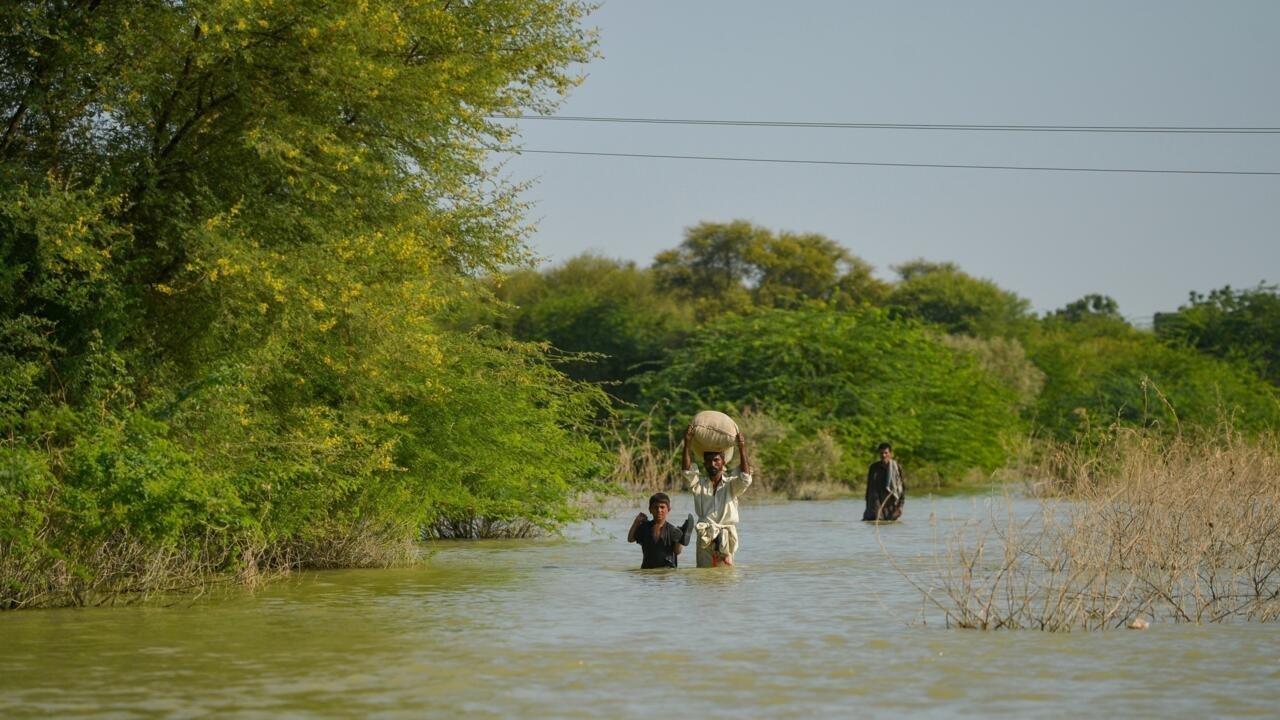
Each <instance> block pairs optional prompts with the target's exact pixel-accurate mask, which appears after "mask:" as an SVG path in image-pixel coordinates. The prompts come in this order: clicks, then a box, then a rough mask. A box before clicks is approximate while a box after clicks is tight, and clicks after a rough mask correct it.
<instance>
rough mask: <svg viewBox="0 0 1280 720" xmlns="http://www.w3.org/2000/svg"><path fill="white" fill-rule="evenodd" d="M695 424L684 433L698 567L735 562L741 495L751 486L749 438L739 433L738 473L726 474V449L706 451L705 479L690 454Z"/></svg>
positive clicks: (684, 459)
mask: <svg viewBox="0 0 1280 720" xmlns="http://www.w3.org/2000/svg"><path fill="white" fill-rule="evenodd" d="M693 432H694V431H693V426H692V425H690V426H689V429H688V430H686V431H685V433H684V457H683V459H682V463H683V465H684V477H685V482H687V483H688V484H689V492H691V493H693V511H694V512H695V513H696V514H697V515H698V524H697V525H696V526H695V530H696V533H697V537H698V567H700V568H705V567H715V566H717V565H732V564H733V554H734V553H735V552H737V550H738V497H739V496H740V495H742V493H744V492H746V491H747V488H748V487H751V464H750V463H749V462H748V461H747V442H746V439H745V438H743V437H742V433H738V436H737V437H736V438H735V442H736V443H737V445H738V457H740V458H741V459H742V463H741V465H739V473H738V474H737V475H725V474H724V453H722V452H705V453H703V454H702V460H703V463H705V465H706V468H707V477H706V478H705V479H704V478H703V477H702V476H701V475H699V473H698V469H697V468H695V467H694V466H693V459H692V458H690V457H689V441H690V440H691V439H692V438H693Z"/></svg>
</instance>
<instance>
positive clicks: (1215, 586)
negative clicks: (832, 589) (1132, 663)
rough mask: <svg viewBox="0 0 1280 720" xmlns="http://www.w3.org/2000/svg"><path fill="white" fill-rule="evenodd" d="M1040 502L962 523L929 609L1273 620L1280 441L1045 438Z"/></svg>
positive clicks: (919, 581)
mask: <svg viewBox="0 0 1280 720" xmlns="http://www.w3.org/2000/svg"><path fill="white" fill-rule="evenodd" d="M1043 461H1044V464H1043V465H1042V466H1041V467H1040V468H1038V470H1039V472H1038V473H1037V475H1038V477H1039V478H1040V479H1041V481H1042V484H1041V485H1039V486H1038V489H1039V490H1040V497H1039V506H1038V507H1037V508H1036V509H1035V510H1033V511H1032V512H1030V513H1027V514H1024V513H1021V512H1019V511H1017V510H1015V508H1014V507H1013V506H1012V505H1011V506H1009V507H1008V508H996V509H995V510H994V511H993V512H992V514H991V515H990V517H989V518H987V519H985V520H980V521H979V522H976V523H974V522H967V523H961V524H957V525H956V526H955V528H954V529H952V530H950V531H946V532H945V533H944V534H943V535H941V536H940V537H939V538H938V540H937V548H938V552H937V554H936V555H935V556H934V558H933V561H932V562H931V563H927V564H926V566H925V567H926V569H925V570H923V571H920V570H916V569H911V570H905V569H904V570H903V572H904V573H905V574H906V575H907V577H908V578H910V579H911V580H912V581H913V582H914V583H915V584H916V586H917V587H918V588H919V589H920V591H921V592H922V594H923V596H924V598H925V604H926V611H927V612H928V611H936V612H937V613H939V614H940V615H941V616H942V619H943V621H944V622H945V624H947V625H954V626H957V627H962V628H974V629H981V630H998V629H1037V630H1045V631H1058V632H1060V631H1070V630H1095V629H1106V628H1122V627H1126V626H1141V625H1135V623H1153V622H1154V623H1161V622H1175V623H1176V622H1191V623H1209V622H1230V621H1240V620H1253V621H1274V620H1277V619H1280V482H1278V481H1277V478H1278V477H1280V445H1278V444H1277V439H1276V436H1275V435H1274V434H1273V433H1263V434H1261V435H1255V436H1246V435H1242V434H1239V433H1236V432H1235V431H1234V430H1232V429H1231V428H1230V426H1229V425H1220V426H1217V427H1211V428H1197V429H1195V430H1194V431H1192V432H1188V433H1185V434H1184V433H1177V434H1173V435H1169V434H1166V433H1162V432H1158V431H1155V430H1153V429H1149V428H1148V429H1133V428H1124V427H1118V426H1117V427H1113V428H1112V429H1111V430H1110V431H1108V432H1107V433H1105V434H1100V435H1096V436H1094V437H1091V438H1088V439H1086V440H1085V441H1084V442H1077V441H1072V442H1065V443H1057V442H1055V443H1051V444H1050V447H1049V448H1048V452H1046V453H1045V454H1044V457H1043Z"/></svg>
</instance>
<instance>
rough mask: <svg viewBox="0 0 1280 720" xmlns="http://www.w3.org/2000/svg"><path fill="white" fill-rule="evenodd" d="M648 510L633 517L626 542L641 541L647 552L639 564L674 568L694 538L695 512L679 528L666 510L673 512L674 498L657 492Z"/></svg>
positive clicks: (642, 548) (650, 499)
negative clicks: (671, 520) (650, 516)
mask: <svg viewBox="0 0 1280 720" xmlns="http://www.w3.org/2000/svg"><path fill="white" fill-rule="evenodd" d="M649 512H650V513H651V514H652V515H653V519H652V520H650V519H649V516H648V515H645V514H644V513H640V514H639V515H636V519H635V520H632V521H631V529H630V530H629V531H628V532H627V542H633V543H640V549H641V550H642V551H643V552H644V560H643V561H642V562H641V563H640V568H641V569H644V570H647V569H649V568H673V567H676V562H677V560H676V558H677V556H679V555H680V551H681V550H683V549H684V547H685V546H686V545H688V544H689V541H690V540H692V539H693V523H694V519H693V515H690V516H689V517H688V518H687V519H686V520H685V521H684V527H683V528H678V527H676V526H674V525H672V524H671V523H669V522H667V513H669V512H671V498H669V497H667V494H666V493H657V494H655V495H654V496H653V497H651V498H649Z"/></svg>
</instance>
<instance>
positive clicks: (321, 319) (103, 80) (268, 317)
mask: <svg viewBox="0 0 1280 720" xmlns="http://www.w3.org/2000/svg"><path fill="white" fill-rule="evenodd" d="M586 11H587V7H586V5H585V4H583V3H580V2H576V1H575V0H482V1H479V2H467V3H449V2H425V1H411V2H389V1H387V0H369V1H368V2H361V3H332V2H326V1H322V0H248V1H235V2H232V1H231V0H192V1H190V2H171V3H140V2H116V3H108V2H98V1H96V0H91V1H88V2H34V1H23V2H13V3H7V4H4V5H3V6H0V27H4V28H5V35H4V37H3V40H2V41H0V120H3V123H2V124H0V132H2V133H3V134H2V135H0V254H2V255H3V260H4V262H3V268H4V269H3V271H0V369H3V370H4V371H5V372H6V374H7V375H8V374H9V373H12V375H9V376H8V379H7V380H6V381H4V382H3V383H0V395H2V397H0V413H3V415H2V416H0V419H3V421H4V422H5V423H6V427H5V428H4V430H5V439H4V440H3V441H2V442H0V464H2V465H3V466H4V467H3V468H0V470H3V472H0V478H2V479H0V527H3V528H5V531H4V535H3V537H0V573H3V582H4V584H2V585H0V590H3V591H4V592H5V593H6V594H5V595H3V596H2V597H0V604H4V603H5V602H7V601H8V602H13V600H12V598H15V597H22V596H24V594H25V596H30V595H31V594H33V593H34V594H39V593H40V592H41V588H40V587H38V585H39V583H40V582H41V578H46V579H47V578H48V577H52V575H50V574H49V573H52V570H49V568H53V567H54V566H55V564H56V563H55V561H56V562H57V563H65V564H66V566H68V567H69V569H70V570H71V571H72V576H73V577H76V578H80V579H81V580H80V581H78V582H81V581H82V585H81V587H96V588H102V587H104V585H103V583H106V584H107V585H109V584H110V582H112V581H110V579H109V578H108V579H103V578H101V577H97V576H96V575H95V573H96V572H97V571H98V568H97V567H95V566H94V563H95V562H97V561H96V560H94V557H95V556H93V554H92V553H93V552H94V551H95V550H94V549H95V548H102V547H115V546H117V545H119V546H123V545H126V544H128V543H129V542H134V543H142V544H143V545H144V546H145V547H144V549H147V548H151V547H153V546H159V545H165V546H170V547H178V548H180V549H181V552H179V553H177V554H176V556H178V557H188V558H194V559H193V560H192V562H193V563H194V564H195V565H196V566H200V567H207V566H209V565H213V566H216V567H232V566H235V565H236V564H242V563H250V564H252V563H256V562H259V561H261V562H272V560H271V559H270V558H273V557H274V558H276V559H277V560H283V559H284V558H286V557H288V558H292V560H290V562H293V561H301V562H321V561H322V558H330V560H331V559H332V555H330V554H324V548H326V547H329V548H332V547H335V546H340V545H341V546H352V547H354V546H355V545H357V544H350V543H348V544H341V543H334V542H327V541H326V538H332V537H337V536H350V535H359V534H360V533H367V534H369V535H370V536H371V537H372V538H374V539H376V540H378V541H379V542H381V543H383V544H388V545H395V544H397V543H400V542H402V541H403V540H405V539H407V538H411V537H413V536H414V534H415V533H416V532H417V528H418V527H419V526H421V525H427V526H430V524H431V523H432V522H435V521H436V520H438V519H439V517H440V508H441V507H443V506H444V504H445V503H444V500H443V499H442V498H444V497H445V496H447V497H448V498H452V499H454V500H457V501H458V503H457V504H455V505H453V506H451V507H452V508H453V509H451V510H450V513H452V514H453V515H455V516H457V515H458V514H459V513H462V514H465V513H466V512H471V513H475V514H477V515H479V516H483V515H484V514H485V513H488V512H490V511H493V512H499V510H500V515H501V517H502V518H506V517H509V516H510V515H512V514H513V513H527V514H529V515H536V516H538V517H543V518H555V517H558V516H560V515H561V513H560V509H562V508H563V503H564V502H566V501H567V499H568V497H569V495H570V494H572V493H573V492H574V491H575V489H576V488H579V487H582V486H583V478H585V477H588V475H589V472H590V470H591V467H592V461H591V460H590V458H591V457H592V453H591V452H590V444H589V443H588V442H587V441H586V440H584V435H583V433H581V432H579V430H580V427H579V424H580V423H582V422H585V421H586V419H587V418H590V417H591V416H592V414H593V412H594V410H592V409H590V408H591V407H592V405H593V403H595V402H597V401H598V399H599V398H598V396H597V394H595V393H593V392H591V391H590V390H589V389H587V388H583V387H580V386H577V385H574V384H572V383H568V382H567V381H565V380H564V378H563V377H562V376H560V375H559V374H558V373H554V372H550V371H549V369H548V367H547V365H546V361H545V358H543V357H542V356H541V354H540V353H538V352H537V351H536V348H532V347H530V346H525V345H520V344H513V343H510V342H508V341H502V340H497V339H493V338H488V337H483V336H481V335H477V334H465V333H459V332H457V331H454V330H451V329H450V328H449V327H447V326H446V325H445V324H444V323H443V322H442V317H443V316H444V313H445V311H446V310H447V309H448V308H449V307H450V306H451V305H452V304H454V303H456V302H457V300H458V298H461V297H463V296H464V295H467V294H470V293H472V292H474V290H475V288H474V280H473V279H472V278H473V277H475V276H478V275H482V274H484V273H487V272H490V271H494V270H496V269H498V268H500V267H503V266H506V265H508V264H511V263H515V262H519V261H520V260H522V259H523V257H524V255H525V251H524V248H523V246H522V244H521V237H522V235H523V233H524V227H523V224H522V223H523V221H522V216H521V211H522V204H521V201H520V200H519V198H518V196H517V190H518V188H515V187H512V186H510V185H507V184H504V183H502V182H500V181H497V180H496V179H495V178H494V177H493V176H492V174H491V172H490V170H489V167H488V165H487V157H488V155H489V152H490V149H491V148H494V147H502V146H503V145H505V144H506V143H507V142H508V141H509V140H510V136H511V132H512V130H511V129H510V126H509V125H505V124H503V123H501V122H498V121H495V120H493V119H492V118H493V117H495V116H501V115H504V114H516V113H520V112H525V111H546V110H549V109H551V108H552V107H553V106H554V104H555V103H556V101H557V100H558V98H559V97H560V96H561V94H562V93H563V92H565V91H566V90H567V89H568V88H570V87H571V86H572V85H573V84H574V82H575V81H576V78H575V76H574V75H573V74H572V73H571V71H570V68H571V66H572V65H573V64H574V63H579V62H583V61H585V60H587V59H588V58H589V57H590V56H591V53H592V47H591V44H592V38H591V37H590V35H589V34H588V33H587V32H585V31H584V30H583V29H581V28H580V26H579V22H580V20H581V19H582V17H583V16H584V14H585V13H586ZM479 378H502V380H503V385H502V388H503V391H502V393H501V399H499V398H498V397H495V394H494V393H487V392H481V391H480V390H479V389H477V385H476V383H477V382H478V379H479ZM552 409H554V410H556V411H557V412H552V411H551V410H552ZM464 427H469V428H473V429H474V432H475V433H476V437H475V438H472V437H470V436H462V435H458V434H454V433H453V432H452V431H451V430H450V428H464ZM486 428H488V429H490V430H492V435H491V436H488V437H486V435H485V434H484V433H485V429H486ZM517 435H519V436H521V437H524V438H528V440H526V441H524V442H520V443H515V442H514V441H513V440H512V439H513V438H514V437H516V436H517ZM490 441H491V442H490ZM503 443H507V445H506V447H503ZM451 444H452V445H451ZM481 444H482V445H485V447H488V448H490V449H491V450H493V449H496V448H502V451H503V452H508V453H510V457H512V458H517V457H518V458H522V463H523V464H524V465H525V466H527V467H535V466H536V467H538V470H537V471H536V472H532V473H526V474H524V475H521V476H519V477H516V476H513V474H512V472H513V470H514V468H515V467H516V466H515V464H514V462H513V463H508V464H506V465H503V464H502V463H492V462H488V461H486V462H477V461H476V457H475V455H474V454H472V453H470V452H460V451H457V448H472V449H474V448H475V447H476V446H477V445H481ZM449 463H457V464H456V465H449ZM451 477H452V478H458V479H459V480H458V482H459V483H462V486H465V488H466V489H467V493H468V494H465V495H464V494H461V493H459V494H457V495H451V494H449V493H447V492H446V493H445V494H444V495H442V494H441V492H440V488H439V486H437V485H435V484H433V483H434V482H435V479H437V478H451ZM451 482H452V481H451ZM445 487H446V488H447V487H452V486H451V485H448V484H446V485H445ZM467 498H471V500H467ZM548 502H551V503H552V504H553V505H554V504H556V503H560V505H559V506H558V507H559V508H560V509H557V508H556V507H551V508H549V507H547V503H548ZM499 519H500V518H499ZM209 537H214V538H216V539H217V540H216V542H212V543H210V542H208V541H207V538H209ZM376 544H377V543H375V545H376ZM308 548H310V549H313V550H315V553H309V552H308V551H307V549H308ZM200 553H206V554H210V553H211V554H212V556H211V557H204V556H200V557H196V555H199V554H200ZM148 555H149V552H139V553H136V554H134V555H130V557H144V556H148ZM99 560H102V561H103V562H105V560H103V559H102V558H99ZM330 560H323V561H325V562H328V561H330ZM355 560H358V559H353V561H355ZM42 568H44V570H48V571H49V572H48V573H46V574H45V575H41V572H42ZM132 569H133V570H134V571H136V572H138V573H139V574H140V575H142V574H145V573H143V569H141V568H137V567H132ZM118 578H119V579H118V580H117V581H116V582H119V583H123V584H128V583H129V582H130V577H129V576H128V574H127V573H124V574H121V575H119V576H118ZM19 586H21V587H19ZM50 587H51V586H50ZM50 587H45V588H44V590H49V591H50V592H52V590H51V589H50ZM15 588H17V589H15ZM23 588H25V589H23ZM66 592H75V590H74V589H69V590H66ZM10 593H12V594H10Z"/></svg>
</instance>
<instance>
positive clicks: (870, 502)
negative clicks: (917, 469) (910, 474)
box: [862, 460, 907, 520]
mask: <svg viewBox="0 0 1280 720" xmlns="http://www.w3.org/2000/svg"><path fill="white" fill-rule="evenodd" d="M889 462H893V463H894V464H896V462H895V461H893V460H890V461H889ZM898 477H899V478H903V475H902V466H901V465H899V466H898ZM889 481H890V473H889V464H888V463H886V462H884V461H883V460H877V461H875V462H873V463H871V467H869V468H867V509H866V510H864V511H863V512H862V519H863V520H897V519H898V518H900V517H902V506H903V504H905V503H906V500H907V487H906V484H905V479H904V484H903V486H902V493H901V494H900V495H898V496H897V497H894V496H893V495H892V494H890V492H889Z"/></svg>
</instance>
